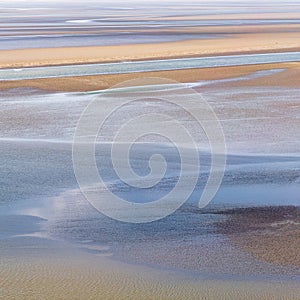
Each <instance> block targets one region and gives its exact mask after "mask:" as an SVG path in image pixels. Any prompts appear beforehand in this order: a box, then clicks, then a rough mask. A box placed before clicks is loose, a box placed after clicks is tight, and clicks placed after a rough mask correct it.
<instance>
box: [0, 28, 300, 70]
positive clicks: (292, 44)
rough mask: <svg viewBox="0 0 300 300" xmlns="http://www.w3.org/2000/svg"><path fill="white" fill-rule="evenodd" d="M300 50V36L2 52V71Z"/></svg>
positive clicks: (282, 34)
mask: <svg viewBox="0 0 300 300" xmlns="http://www.w3.org/2000/svg"><path fill="white" fill-rule="evenodd" d="M299 50H300V34H299V32H275V33H249V34H240V33H238V34H234V35H231V36H229V37H224V38H218V39H203V40H189V41H179V42H169V43H157V44H135V45H121V46H103V47H101V46H94V47H66V48H40V49H24V50H3V51H0V67H1V68H21V67H33V66H47V65H65V64H82V63H99V62H114V61H126V60H144V59H161V58H179V57H193V56H208V55H226V54H243V53H244V54H245V53H265V52H286V51H299Z"/></svg>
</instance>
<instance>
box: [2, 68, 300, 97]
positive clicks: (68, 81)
mask: <svg viewBox="0 0 300 300" xmlns="http://www.w3.org/2000/svg"><path fill="white" fill-rule="evenodd" d="M272 69H286V70H285V71H283V72H280V73H276V74H273V75H270V76H266V77H263V78H259V79H252V80H247V81H243V82H242V84H243V85H253V86H260V85H264V86H286V87H299V85H300V63H281V64H263V65H250V66H236V67H219V68H204V69H190V70H176V71H157V72H141V73H131V74H116V75H96V76H80V77H63V78H46V79H31V80H21V81H3V82H0V90H4V89H11V88H23V87H26V88H37V89H42V90H48V91H63V92H83V91H94V90H102V89H107V88H110V87H112V86H114V85H116V84H118V83H121V82H123V81H126V80H130V79H136V78H142V77H161V78H168V79H172V80H176V81H178V82H183V83H186V82H197V81H203V80H219V79H227V78H234V77H240V76H245V75H248V74H251V73H253V72H257V71H262V70H272ZM234 84H235V83H230V85H234ZM240 84H241V83H240V82H237V83H236V85H240Z"/></svg>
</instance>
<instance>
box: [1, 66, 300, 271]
mask: <svg viewBox="0 0 300 300" xmlns="http://www.w3.org/2000/svg"><path fill="white" fill-rule="evenodd" d="M271 72H272V71H271ZM273 72H274V71H273ZM264 75H266V74H257V73H255V74H251V75H249V78H253V77H257V76H264ZM246 79H247V78H245V77H243V78H240V80H246ZM236 80H238V79H236ZM216 83H217V82H200V83H198V86H199V87H201V88H202V87H203V86H205V89H204V90H203V93H202V94H203V97H205V99H206V100H207V101H208V102H209V103H210V105H211V106H212V107H213V108H214V110H215V112H216V114H217V115H218V116H219V118H220V121H221V123H222V126H223V130H224V134H225V138H226V141H227V150H228V161H227V167H226V172H225V177H224V180H223V183H222V186H221V188H220V190H219V192H218V194H217V195H216V197H215V199H214V200H213V201H212V202H211V203H210V205H209V206H208V207H207V208H206V209H205V210H204V211H203V210H199V208H198V207H197V201H198V199H199V196H200V195H201V192H202V189H203V184H204V182H205V180H206V179H207V174H208V171H209V165H210V155H209V154H208V153H207V152H206V146H205V143H204V144H203V145H202V144H201V143H199V150H200V151H199V156H200V160H201V171H202V173H201V176H200V178H199V182H198V184H197V186H196V188H195V191H194V193H193V194H192V196H191V197H190V199H188V201H187V203H186V204H185V205H184V206H182V208H180V209H179V210H178V211H177V212H176V213H174V214H172V215H171V216H169V217H167V218H165V219H163V220H161V221H158V222H155V223H151V224H144V225H134V224H125V223H121V222H118V221H114V220H111V219H109V218H108V217H106V216H103V215H101V214H100V213H99V212H98V211H96V210H95V209H94V208H93V207H91V205H90V204H89V203H88V202H87V201H86V199H85V198H84V197H83V195H82V194H81V193H80V190H79V189H78V185H77V182H76V179H75V176H74V172H73V166H72V141H73V136H74V131H75V128H76V124H77V122H78V120H79V118H80V115H81V113H82V112H83V110H84V109H85V108H86V106H87V105H88V104H89V103H90V101H92V100H93V99H94V98H95V97H99V96H101V93H102V92H98V93H92V94H89V93H41V92H40V91H35V90H31V89H14V90H10V91H6V92H1V100H0V101H1V112H0V113H1V129H0V131H1V139H0V144H1V150H2V151H1V156H0V164H1V177H0V178H1V193H0V195H1V198H0V203H1V206H0V207H1V209H0V212H1V215H2V216H3V218H2V220H4V221H3V222H2V223H3V224H1V225H2V226H1V228H2V232H1V236H7V235H14V234H29V235H32V234H34V233H36V232H39V235H40V236H43V237H47V238H49V237H50V238H55V239H57V238H58V239H67V240H71V241H73V242H75V243H78V244H79V245H80V247H81V248H84V249H86V250H87V251H90V252H93V253H99V254H105V255H112V256H114V257H115V258H117V259H125V260H126V259H132V260H134V258H136V261H140V262H143V261H145V254H146V253H148V254H147V255H148V256H149V258H151V259H149V260H146V261H147V262H148V263H154V264H157V263H158V262H159V260H160V259H161V260H163V259H164V255H166V253H167V252H169V253H172V256H171V258H172V259H171V258H170V257H169V259H171V261H169V263H167V266H169V267H172V266H173V267H179V268H183V269H188V270H191V269H192V270H197V265H195V264H194V262H195V261H196V260H198V262H199V266H198V267H199V269H201V270H202V271H203V272H207V273H209V272H210V271H212V270H213V267H212V265H213V263H212V260H215V261H216V260H217V257H219V254H218V253H217V252H218V251H216V249H217V248H218V246H217V245H220V243H221V244H222V243H225V241H226V238H224V237H223V236H220V235H218V234H216V233H215V224H216V222H220V221H222V220H223V219H224V218H226V217H225V216H222V215H215V214H213V213H211V212H213V211H218V210H219V209H223V208H225V207H226V208H229V207H233V208H237V207H252V206H277V205H285V206H286V205H299V196H298V195H299V192H300V185H299V177H300V155H299V149H300V148H299V146H300V145H299V143H300V142H299V141H300V136H299V131H298V130H297V128H299V120H300V119H299V117H300V110H299V109H300V103H299V99H298V95H299V89H296V88H295V89H285V88H273V87H265V88H255V87H240V88H238V89H231V88H229V87H222V85H220V86H218V85H216ZM193 86H194V88H196V89H198V87H197V84H193ZM176 88H177V87H176V86H169V87H166V88H164V92H167V91H168V89H170V91H171V90H172V92H173V93H174V90H175V91H176ZM183 101H184V100H183ZM193 105H195V107H197V105H198V104H197V102H195V103H193ZM145 109H146V110H148V111H149V112H153V111H158V112H161V113H163V112H164V111H169V110H170V107H169V106H168V105H167V104H163V103H161V102H159V103H156V102H155V100H152V99H148V100H147V99H146V100H143V101H141V102H140V103H137V104H132V105H129V106H127V107H124V110H123V111H121V112H120V113H119V115H116V116H115V117H114V118H111V119H109V120H108V123H107V124H106V127H105V130H103V132H100V133H99V134H100V136H99V140H97V142H98V143H97V145H96V158H97V162H98V167H99V172H102V174H103V175H104V177H105V179H106V182H107V183H108V184H109V185H110V188H111V189H112V190H113V191H114V193H116V194H117V195H119V196H121V197H122V198H124V199H126V200H128V201H132V202H147V201H153V200H155V199H157V198H159V197H161V196H163V195H165V194H166V193H168V192H169V191H170V190H171V189H172V187H173V186H174V184H176V182H177V180H178V174H179V170H180V160H179V157H178V152H177V150H176V148H174V147H173V146H170V145H169V144H168V143H167V144H166V143H165V141H159V142H155V141H151V142H152V143H151V144H144V143H140V144H138V145H136V146H135V147H134V148H133V149H132V157H131V163H132V166H133V168H134V170H135V171H136V172H137V173H139V174H140V175H145V174H147V173H148V162H149V157H150V156H151V155H152V154H154V153H160V154H162V155H163V156H164V157H165V158H166V160H167V162H168V168H167V172H166V175H165V177H164V178H163V180H162V181H161V182H160V183H159V184H158V185H156V186H155V187H153V188H149V189H146V190H144V191H139V190H137V189H134V188H131V187H128V186H126V185H124V183H123V182H122V181H120V180H118V178H117V176H116V174H115V173H114V172H113V169H112V167H111V162H110V159H109V154H110V147H111V144H110V139H111V136H112V135H113V134H114V132H115V130H116V128H117V127H118V126H119V125H120V124H122V122H123V121H124V118H125V117H126V118H128V117H129V118H130V116H131V115H132V114H137V113H139V112H144V111H145ZM173 113H174V115H175V116H176V118H177V119H178V120H180V121H181V122H182V123H184V122H188V123H186V125H187V126H188V127H189V128H190V129H191V131H194V132H193V133H194V134H195V133H197V131H198V127H197V126H196V124H195V125H194V124H193V122H192V123H191V122H189V120H186V119H185V115H184V114H182V112H181V111H176V110H175V111H173ZM122 116H123V117H122ZM254 116H255V117H254ZM200 140H201V138H200ZM121 159H126V158H125V157H124V158H121ZM24 215H25V216H24ZM12 224H15V225H14V227H11V225H12ZM22 224H27V225H26V226H24V225H22ZM37 225H39V226H40V225H41V226H42V231H40V229H39V230H38V228H39V226H37ZM19 226H20V227H22V228H23V229H22V232H21V233H20V231H19V229H18V227H19ZM11 228H16V230H15V231H9V230H11ZM224 239H225V240H224ZM172 245H173V246H172ZM179 246H181V247H182V248H185V249H189V250H188V253H189V254H188V255H185V258H184V257H182V253H181V251H180V247H179ZM103 247H104V248H103ZM149 247H150V248H151V249H152V250H153V251H150V250H149ZM170 247H171V248H172V249H173V250H172V251H171V252H170ZM199 247H200V248H201V247H202V248H201V249H203V247H204V248H205V249H206V250H207V251H211V256H210V257H209V259H208V261H203V258H202V259H201V258H200V257H199V253H198V252H197V251H198V250H197V249H199ZM224 247H225V246H224ZM228 247H229V248H228V249H227V250H228V251H229V252H228V253H229V254H230V253H232V252H233V251H237V250H236V249H233V248H232V247H230V246H228ZM214 249H215V250H214ZM222 249H223V248H222ZM223 250H224V249H223ZM223 250H222V251H223ZM180 253H181V254H180ZM197 253H198V254H197ZM127 254H128V255H127ZM237 255H238V257H239V258H240V261H243V263H241V264H240V265H238V264H236V263H235V262H234V259H233V256H230V255H228V257H227V262H228V264H227V265H228V266H230V267H231V270H233V271H232V274H240V273H241V272H244V268H245V264H247V263H248V262H249V261H250V256H249V257H248V255H247V254H244V253H242V252H238V254H237ZM234 257H235V256H234ZM219 259H220V257H219ZM179 262H180V263H179ZM177 263H178V264H177ZM220 263H221V262H220ZM225 265H226V264H225ZM258 265H260V266H261V262H260V261H256V263H255V264H253V268H251V270H252V271H254V270H255V266H258ZM251 270H250V269H249V272H250V273H251V272H252V271H251ZM264 270H265V271H264V272H269V273H271V274H275V275H276V274H277V275H280V274H282V273H284V272H286V270H285V269H284V268H277V269H276V268H275V269H274V268H273V267H272V266H270V265H268V264H266V265H265V266H264ZM214 271H216V272H217V270H214ZM227 272H229V270H227V269H226V268H225V269H222V272H221V273H223V274H227Z"/></svg>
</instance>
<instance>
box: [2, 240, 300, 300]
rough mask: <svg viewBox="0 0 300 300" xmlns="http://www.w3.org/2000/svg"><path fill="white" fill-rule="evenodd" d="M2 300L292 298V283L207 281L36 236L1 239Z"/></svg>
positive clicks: (294, 291)
mask: <svg viewBox="0 0 300 300" xmlns="http://www.w3.org/2000/svg"><path fill="white" fill-rule="evenodd" d="M0 247H1V248H0V249H1V261H0V266H1V268H0V277H1V290H0V298H1V299H8V300H9V299H31V300H32V299H241V298H243V299H296V298H297V297H298V295H299V292H300V290H299V286H298V285H297V283H296V282H285V281H281V282H275V281H274V282H272V281H267V280H266V281H260V282H258V281H253V280H249V281H237V280H225V279H224V280H210V279H205V278H202V279H201V278H198V279H196V278H193V277H192V276H188V275H185V274H184V273H178V272H172V271H168V270H165V271H163V270H159V271H158V270H155V269H152V268H150V267H145V266H137V265H135V266H134V265H128V264H126V263H121V262H116V261H114V260H111V259H109V258H107V257H104V256H101V255H98V256H95V255H91V254H89V253H86V252H81V251H78V250H76V249H73V248H71V247H69V246H68V245H66V244H64V243H59V242H53V241H49V240H43V239H38V238H15V239H13V240H10V241H7V240H6V241H0Z"/></svg>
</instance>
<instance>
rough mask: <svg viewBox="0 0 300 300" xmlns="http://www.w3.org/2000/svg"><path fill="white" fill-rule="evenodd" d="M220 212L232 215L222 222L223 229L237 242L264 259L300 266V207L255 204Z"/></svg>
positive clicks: (241, 246)
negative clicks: (257, 206)
mask: <svg viewBox="0 0 300 300" xmlns="http://www.w3.org/2000/svg"><path fill="white" fill-rule="evenodd" d="M219 213H220V214H222V215H226V216H229V218H228V220H227V221H225V222H222V223H219V230H220V232H221V233H223V234H226V235H227V236H228V237H229V238H230V240H231V241H232V242H233V244H234V245H236V246H237V247H239V248H241V249H243V250H244V251H246V252H248V253H251V254H252V255H254V256H255V257H257V258H259V259H261V260H262V261H266V262H269V263H273V264H280V265H285V266H296V267H298V268H300V252H299V246H300V207H292V206H291V207H284V206H283V207H265V208H255V207H253V208H241V209H235V210H227V211H226V210H225V211H222V212H219ZM299 272H300V270H299ZM299 274H300V273H299Z"/></svg>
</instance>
